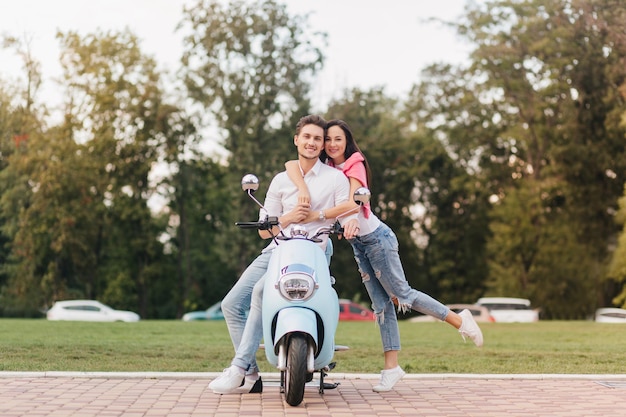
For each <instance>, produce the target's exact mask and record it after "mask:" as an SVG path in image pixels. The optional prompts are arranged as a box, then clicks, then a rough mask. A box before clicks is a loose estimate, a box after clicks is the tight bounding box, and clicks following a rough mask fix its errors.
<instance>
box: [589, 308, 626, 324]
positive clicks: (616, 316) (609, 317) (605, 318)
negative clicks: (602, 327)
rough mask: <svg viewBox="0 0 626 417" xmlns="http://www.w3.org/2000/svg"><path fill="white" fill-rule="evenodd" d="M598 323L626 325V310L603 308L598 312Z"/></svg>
mask: <svg viewBox="0 0 626 417" xmlns="http://www.w3.org/2000/svg"><path fill="white" fill-rule="evenodd" d="M595 319H596V322H598V323H626V310H624V309H623V308H613V307H603V308H599V309H597V310H596V315H595Z"/></svg>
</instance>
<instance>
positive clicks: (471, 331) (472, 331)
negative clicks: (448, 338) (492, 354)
mask: <svg viewBox="0 0 626 417" xmlns="http://www.w3.org/2000/svg"><path fill="white" fill-rule="evenodd" d="M459 316H461V319H463V322H462V323H461V327H460V328H459V333H461V337H462V338H463V340H465V337H469V338H470V339H472V342H474V344H475V345H476V346H478V347H481V346H482V345H483V332H481V331H480V327H478V324H477V323H476V320H474V316H472V313H471V311H469V310H463V311H461V312H460V313H459Z"/></svg>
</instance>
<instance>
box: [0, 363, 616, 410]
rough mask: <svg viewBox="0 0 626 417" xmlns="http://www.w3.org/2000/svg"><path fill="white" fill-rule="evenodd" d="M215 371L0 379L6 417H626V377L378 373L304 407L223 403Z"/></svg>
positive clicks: (268, 398) (274, 395)
mask: <svg viewBox="0 0 626 417" xmlns="http://www.w3.org/2000/svg"><path fill="white" fill-rule="evenodd" d="M216 375H217V374H215V373H197V374H195V373H165V374H160V373H145V374H141V373H139V374H137V373H134V374H125V373H61V372H45V373H43V372H39V373H38V372H26V373H23V372H0V416H2V417H18V416H19V417H47V416H50V417H92V416H98V417H100V416H102V417H162V416H168V417H199V416H203V417H204V416H206V417H212V416H216V417H236V416H237V417H239V416H259V417H279V416H301V417H327V416H333V417H374V416H377V417H393V416H423V417H443V416H446V417H461V416H477V417H492V416H498V417H499V416H507V417H516V416H519V417H529V416H542V417H543V416H568V417H572V416H573V417H594V416H598V417H618V416H619V417H624V416H626V375H622V374H619V375H466V374H463V375H456V374H455V375H448V374H409V375H407V376H406V377H405V378H404V379H403V380H402V381H400V382H399V383H398V384H397V385H396V387H395V388H394V390H393V391H391V392H387V393H380V394H379V393H375V392H373V391H372V386H373V385H375V384H376V383H377V379H378V376H377V375H358V374H331V375H329V376H328V378H327V381H328V382H340V383H341V385H339V387H338V388H337V389H334V390H326V392H325V393H324V395H320V394H318V392H317V386H316V385H315V382H316V380H314V381H313V382H312V383H311V384H310V385H308V386H307V388H306V392H305V396H304V401H303V402H302V404H301V405H300V406H298V407H291V406H289V405H288V404H287V403H285V402H284V401H283V399H282V397H281V394H280V393H279V388H278V374H262V376H263V380H264V390H263V394H246V395H216V394H213V393H212V392H211V391H210V390H208V389H207V384H208V383H209V381H210V380H211V379H212V378H214V377H215V376H216Z"/></svg>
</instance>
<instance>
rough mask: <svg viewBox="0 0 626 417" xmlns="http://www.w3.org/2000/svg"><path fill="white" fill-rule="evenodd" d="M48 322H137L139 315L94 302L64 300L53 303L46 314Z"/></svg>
mask: <svg viewBox="0 0 626 417" xmlns="http://www.w3.org/2000/svg"><path fill="white" fill-rule="evenodd" d="M46 318H47V319H48V320H68V321H124V322H133V321H139V314H137V313H133V312H132V311H123V310H114V309H112V308H111V307H109V306H108V305H105V304H102V303H101V302H99V301H96V300H64V301H57V302H56V303H54V305H53V306H52V308H50V309H49V310H48V311H47V312H46Z"/></svg>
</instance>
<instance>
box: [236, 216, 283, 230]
mask: <svg viewBox="0 0 626 417" xmlns="http://www.w3.org/2000/svg"><path fill="white" fill-rule="evenodd" d="M235 226H237V227H241V228H242V229H258V230H271V229H272V227H274V226H278V217H276V216H271V217H266V218H265V220H263V221H258V222H236V223H235Z"/></svg>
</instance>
